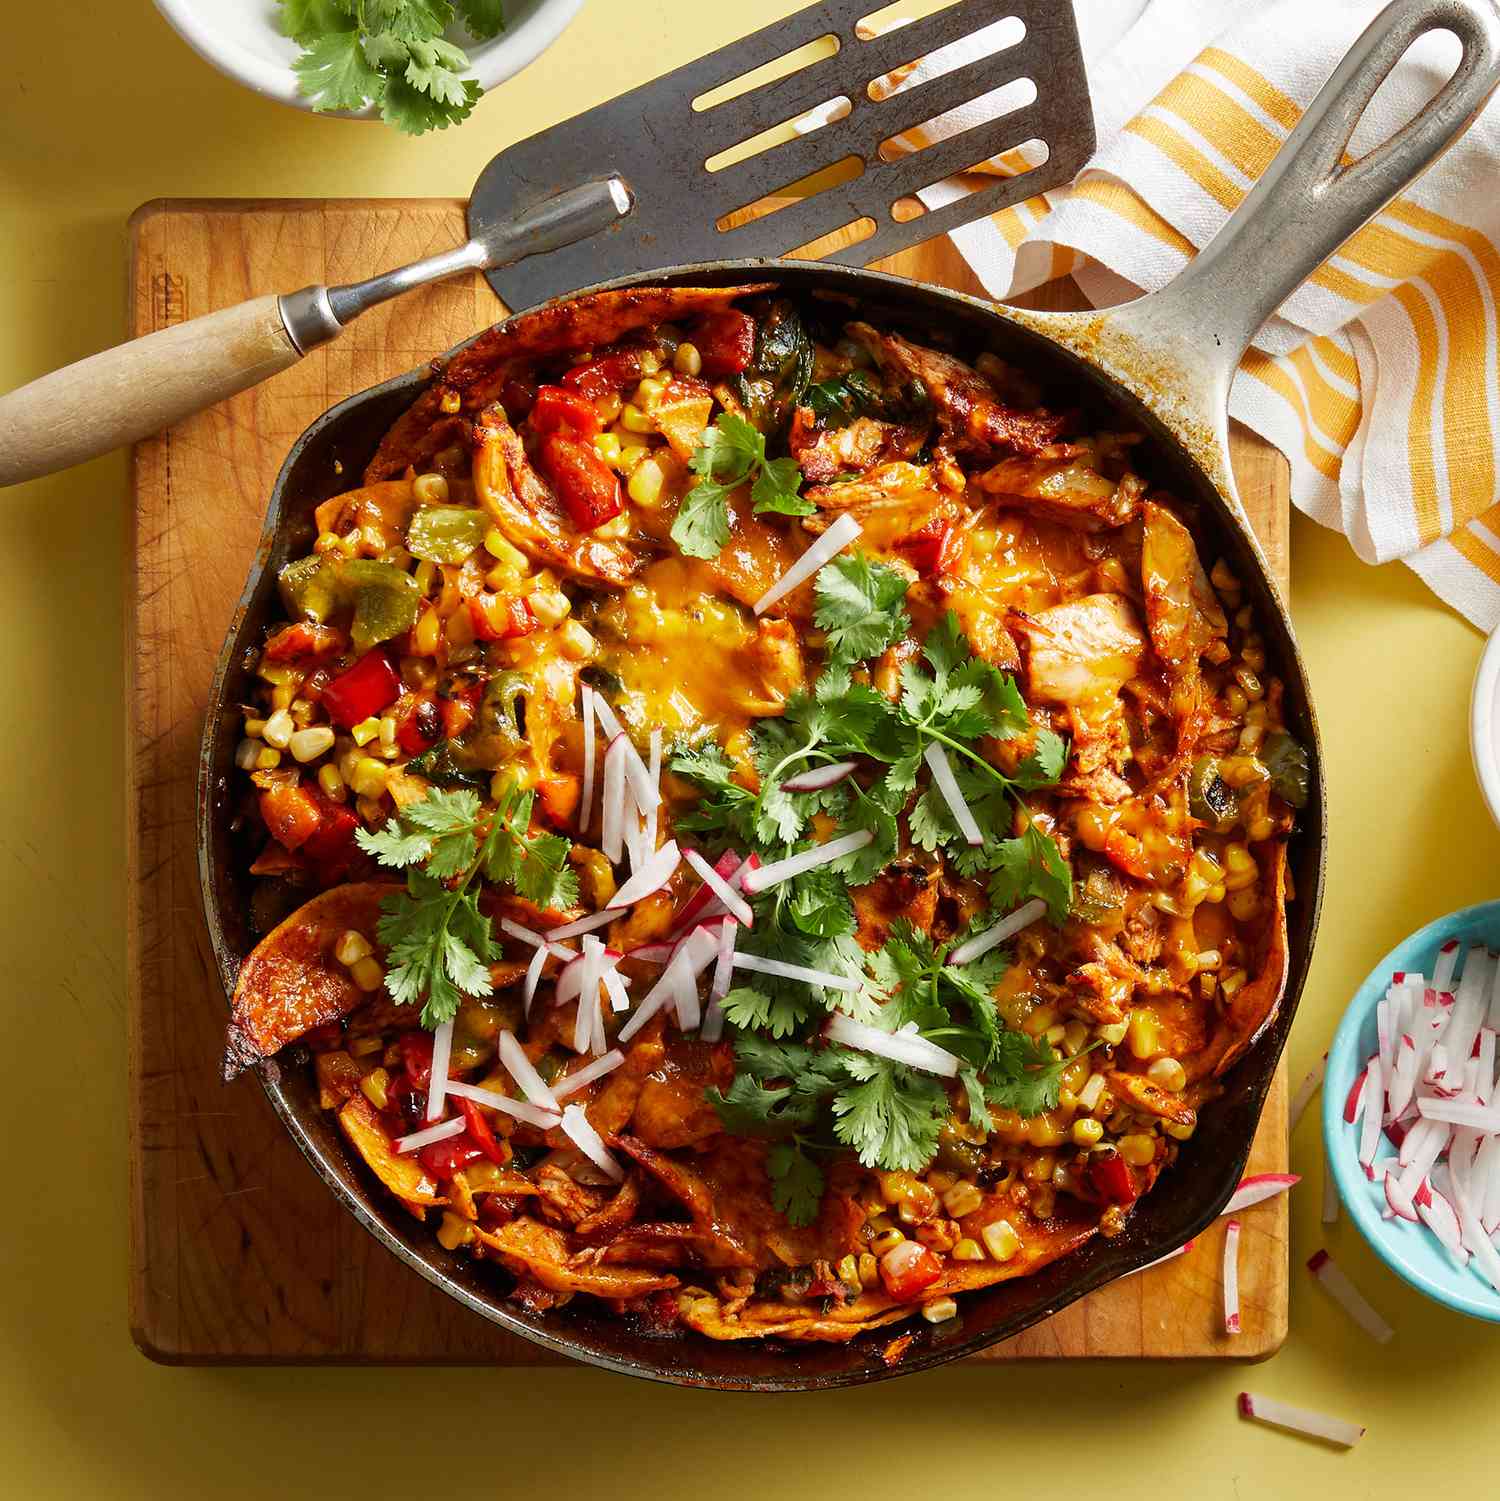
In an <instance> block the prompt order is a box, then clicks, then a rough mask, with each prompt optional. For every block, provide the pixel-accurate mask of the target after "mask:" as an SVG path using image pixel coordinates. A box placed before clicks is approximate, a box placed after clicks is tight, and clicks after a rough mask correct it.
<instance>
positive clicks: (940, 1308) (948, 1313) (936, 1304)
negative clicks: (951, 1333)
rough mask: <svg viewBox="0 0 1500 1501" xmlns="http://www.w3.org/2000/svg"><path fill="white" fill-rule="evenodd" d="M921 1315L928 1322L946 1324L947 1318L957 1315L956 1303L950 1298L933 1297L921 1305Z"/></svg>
mask: <svg viewBox="0 0 1500 1501" xmlns="http://www.w3.org/2000/svg"><path fill="white" fill-rule="evenodd" d="M922 1317H923V1318H924V1319H926V1320H927V1322H928V1323H929V1324H946V1323H947V1322H948V1320H949V1319H953V1318H957V1317H958V1304H957V1303H955V1302H954V1301H953V1299H952V1298H934V1299H933V1300H932V1302H930V1303H924V1304H923V1305H922Z"/></svg>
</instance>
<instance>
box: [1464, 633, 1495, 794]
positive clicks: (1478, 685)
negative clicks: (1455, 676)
mask: <svg viewBox="0 0 1500 1501" xmlns="http://www.w3.org/2000/svg"><path fill="white" fill-rule="evenodd" d="M1469 750H1470V753H1471V754H1472V755H1473V758H1474V775H1475V776H1477V777H1478V778H1479V790H1480V791H1481V792H1482V793H1483V794H1484V800H1485V803H1486V804H1487V806H1488V807H1489V810H1490V817H1491V818H1493V819H1494V820H1495V822H1496V823H1497V824H1500V630H1497V631H1496V632H1495V634H1494V635H1493V636H1491V637H1490V639H1489V643H1488V644H1487V645H1486V646H1485V649H1484V653H1483V655H1482V656H1481V657H1480V658H1479V671H1478V672H1476V673H1475V674H1474V693H1473V696H1472V697H1471V698H1470V700H1469Z"/></svg>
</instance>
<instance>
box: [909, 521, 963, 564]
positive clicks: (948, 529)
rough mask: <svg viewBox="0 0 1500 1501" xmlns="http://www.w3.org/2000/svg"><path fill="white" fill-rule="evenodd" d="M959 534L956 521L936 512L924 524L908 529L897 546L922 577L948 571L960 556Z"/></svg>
mask: <svg viewBox="0 0 1500 1501" xmlns="http://www.w3.org/2000/svg"><path fill="white" fill-rule="evenodd" d="M958 544H959V537H958V533H957V532H956V531H955V530H954V527H953V523H952V522H951V521H946V520H944V519H943V518H942V517H939V516H934V517H933V518H932V520H931V521H929V522H927V523H926V524H925V525H924V526H920V527H918V528H917V530H916V531H914V532H908V533H907V534H906V536H904V537H901V538H899V539H898V540H897V542H896V549H897V551H898V552H900V553H901V554H902V556H903V557H905V559H906V560H907V562H908V563H910V564H911V566H912V567H913V568H915V569H916V570H917V572H918V573H919V574H921V576H922V577H923V578H932V577H933V575H934V574H939V573H946V572H947V571H948V569H950V568H951V567H952V566H953V565H954V563H955V562H957V560H958V551H959V545H958Z"/></svg>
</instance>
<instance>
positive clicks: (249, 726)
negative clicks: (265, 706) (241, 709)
mask: <svg viewBox="0 0 1500 1501" xmlns="http://www.w3.org/2000/svg"><path fill="white" fill-rule="evenodd" d="M265 732H266V722H265V720H264V719H261V718H259V717H256V718H254V719H252V718H250V717H249V716H246V719H245V733H246V734H247V735H248V736H249V737H250V738H251V739H252V740H259V739H260V737H261V736H262V735H264V734H265Z"/></svg>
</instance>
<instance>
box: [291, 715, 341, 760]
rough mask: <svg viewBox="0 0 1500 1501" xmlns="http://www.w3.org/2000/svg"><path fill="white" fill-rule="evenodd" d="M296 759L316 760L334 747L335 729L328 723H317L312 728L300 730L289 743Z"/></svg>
mask: <svg viewBox="0 0 1500 1501" xmlns="http://www.w3.org/2000/svg"><path fill="white" fill-rule="evenodd" d="M287 748H288V749H289V750H290V751H291V753H292V759H293V760H294V761H301V762H304V763H305V762H308V761H316V760H317V759H318V757H319V756H321V755H323V754H324V753H325V752H326V751H330V750H332V749H333V730H332V728H331V727H330V726H328V725H326V724H316V725H313V726H312V727H311V728H310V729H306V730H298V731H297V733H296V734H295V735H293V736H292V738H291V740H290V741H289V742H288V743H287Z"/></svg>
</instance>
